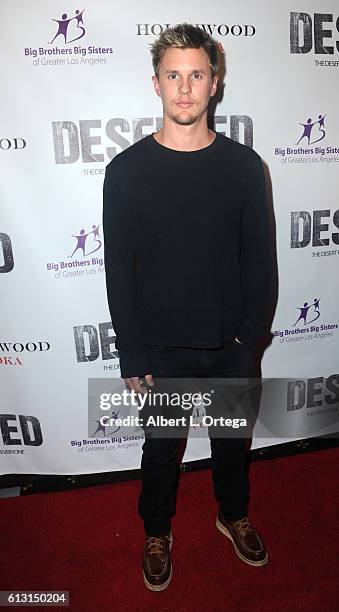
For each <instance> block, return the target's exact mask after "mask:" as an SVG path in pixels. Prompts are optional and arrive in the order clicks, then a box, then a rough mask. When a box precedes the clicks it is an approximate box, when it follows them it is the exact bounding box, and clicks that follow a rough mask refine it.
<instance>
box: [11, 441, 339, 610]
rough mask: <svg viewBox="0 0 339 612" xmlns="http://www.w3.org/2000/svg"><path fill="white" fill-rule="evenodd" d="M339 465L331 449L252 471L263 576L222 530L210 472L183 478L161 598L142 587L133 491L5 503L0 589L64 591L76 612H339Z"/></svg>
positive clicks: (134, 485)
mask: <svg viewBox="0 0 339 612" xmlns="http://www.w3.org/2000/svg"><path fill="white" fill-rule="evenodd" d="M338 459H339V449H333V450H326V451H320V452H313V453H308V454H304V455H300V456H294V457H288V458H283V459H275V460H271V461H262V462H255V463H252V465H251V472H250V476H251V492H252V499H251V506H250V508H251V512H250V518H251V519H252V521H253V523H254V524H255V525H256V527H257V529H258V531H259V532H260V533H261V534H262V536H263V538H264V540H265V543H266V546H267V549H268V552H269V557H270V558H269V562H268V564H267V565H266V566H264V567H251V566H249V565H246V564H244V563H243V562H242V561H241V560H240V559H238V557H237V556H236V555H235V553H234V550H233V546H232V544H231V543H230V542H229V540H227V539H226V538H225V537H224V536H223V535H222V534H221V533H220V532H219V531H217V529H216V527H215V515H216V503H215V501H214V498H213V495H212V484H211V474H210V471H209V470H203V471H199V472H194V473H188V474H187V473H186V474H182V475H181V481H180V490H179V495H178V505H177V515H176V517H175V519H174V521H173V535H174V545H173V548H172V553H173V568H174V576H173V580H172V582H171V584H170V586H169V587H168V589H167V590H166V591H164V592H162V593H153V592H151V591H148V590H147V589H146V588H145V587H144V584H143V581H142V576H141V571H140V562H141V554H142V546H143V542H144V536H143V529H142V523H141V521H140V519H139V517H138V515H137V510H136V504H137V497H138V492H139V486H140V484H139V481H132V482H127V483H119V484H115V485H106V486H98V487H94V488H87V489H80V490H79V489H78V490H74V491H67V492H64V493H48V494H36V495H30V496H25V497H20V498H8V499H4V500H2V501H1V502H0V518H1V560H0V590H25V589H29V590H34V589H36V590H48V589H53V590H62V589H65V590H68V591H70V598H71V605H70V609H72V610H79V611H81V612H82V611H84V610H96V609H102V610H105V611H106V610H107V611H111V610H112V611H116V610H123V612H128V611H130V610H131V611H132V610H133V611H135V612H136V611H138V612H139V611H143V610H147V611H150V612H152V611H154V612H155V611H157V612H158V611H172V610H173V611H175V612H180V611H184V610H185V612H187V611H190V610H194V612H199V611H204V612H205V611H211V612H212V611H213V612H216V611H217V612H219V611H220V612H221V611H222V612H227V611H228V610H229V611H232V612H233V611H234V612H259V611H260V612H287V611H288V612H299V611H300V612H308V611H312V612H313V611H314V612H315V611H317V612H318V611H319V610H324V611H326V612H330V611H332V610H338V608H339V597H338V596H339V592H338V572H339V561H338V543H337V538H338V534H339V516H338V507H337V502H338V486H337V483H338V467H337V466H338Z"/></svg>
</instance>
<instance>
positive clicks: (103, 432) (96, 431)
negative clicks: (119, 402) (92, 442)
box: [90, 410, 120, 438]
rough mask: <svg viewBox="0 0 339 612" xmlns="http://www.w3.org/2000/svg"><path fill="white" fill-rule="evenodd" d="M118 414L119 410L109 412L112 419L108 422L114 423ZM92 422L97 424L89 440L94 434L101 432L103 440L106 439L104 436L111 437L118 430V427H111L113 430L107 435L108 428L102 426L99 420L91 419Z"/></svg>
mask: <svg viewBox="0 0 339 612" xmlns="http://www.w3.org/2000/svg"><path fill="white" fill-rule="evenodd" d="M119 412H120V410H117V411H116V412H114V411H113V412H111V415H112V417H111V418H110V421H111V422H112V423H114V421H116V419H117V418H118V417H119ZM92 421H94V422H95V423H97V429H96V430H95V432H94V433H93V434H92V435H91V436H90V438H94V437H95V436H96V434H97V433H99V432H102V434H103V437H104V438H105V437H106V435H107V436H112V435H113V434H115V433H117V431H119V429H120V425H119V426H116V428H115V429H114V427H113V430H112V431H110V432H109V433H108V431H107V429H108V428H107V427H106V426H105V425H102V423H100V419H92Z"/></svg>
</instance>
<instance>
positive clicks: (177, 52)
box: [153, 48, 218, 125]
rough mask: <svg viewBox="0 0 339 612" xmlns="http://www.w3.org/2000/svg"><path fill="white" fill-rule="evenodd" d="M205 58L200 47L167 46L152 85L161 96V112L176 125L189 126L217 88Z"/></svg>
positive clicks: (195, 120) (205, 107)
mask: <svg viewBox="0 0 339 612" xmlns="http://www.w3.org/2000/svg"><path fill="white" fill-rule="evenodd" d="M217 82H218V77H217V76H215V77H214V78H212V75H211V68H210V64H209V58H208V55H207V53H206V52H205V51H204V50H203V49H202V48H200V49H175V48H171V49H167V50H166V51H165V54H164V56H163V58H162V60H161V62H160V67H159V78H157V77H156V76H153V85H154V89H155V91H156V93H157V94H158V96H160V97H161V99H162V103H163V107H164V115H167V117H168V118H169V119H170V120H172V121H174V122H175V123H177V124H179V125H193V124H194V123H196V122H197V121H199V119H200V118H201V117H202V115H203V114H204V113H205V111H206V109H207V106H208V102H209V98H210V97H211V96H214V94H215V92H216V90H217Z"/></svg>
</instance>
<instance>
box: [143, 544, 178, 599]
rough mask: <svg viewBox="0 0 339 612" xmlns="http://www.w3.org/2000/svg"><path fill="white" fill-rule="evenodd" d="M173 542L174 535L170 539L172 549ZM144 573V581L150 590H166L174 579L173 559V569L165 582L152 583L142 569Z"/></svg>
mask: <svg viewBox="0 0 339 612" xmlns="http://www.w3.org/2000/svg"><path fill="white" fill-rule="evenodd" d="M172 544H173V536H172V537H171V540H170V545H169V549H170V550H171V548H172ZM142 574H143V577H144V583H145V586H146V587H147V588H148V589H150V591H164V590H165V589H167V587H168V585H169V583H170V582H171V580H172V576H173V567H172V561H171V571H170V575H169V576H168V578H167V580H166V582H164V584H152V583H151V582H148V580H147V578H146V576H145V572H144V570H142Z"/></svg>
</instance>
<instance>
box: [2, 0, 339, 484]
mask: <svg viewBox="0 0 339 612" xmlns="http://www.w3.org/2000/svg"><path fill="white" fill-rule="evenodd" d="M184 21H187V22H190V23H193V24H196V25H199V27H201V28H204V29H206V30H207V31H208V32H209V33H211V34H212V36H214V37H215V39H216V40H217V41H218V42H219V45H220V50H221V51H222V53H224V58H225V63H226V74H225V78H224V91H223V95H222V96H221V97H220V101H219V102H218V104H217V106H216V109H215V129H216V130H217V131H218V132H221V133H223V134H226V135H227V136H229V137H231V138H234V139H236V140H239V141H240V142H242V143H244V144H246V145H247V146H250V147H253V148H254V149H255V150H256V151H257V152H258V153H259V154H260V155H261V157H262V159H263V160H264V162H265V165H266V167H267V170H268V175H269V177H270V181H271V184H272V196H273V205H274V215H275V224H276V242H277V262H278V271H279V295H278V303H277V308H276V311H275V317H274V320H273V323H272V334H273V336H274V337H273V341H272V343H271V345H270V346H269V347H268V348H267V349H266V351H265V353H264V356H263V361H262V374H263V377H264V378H266V379H270V378H273V377H275V378H277V379H279V381H278V382H277V384H276V386H275V387H274V390H273V391H272V387H270V386H268V388H267V392H266V391H265V389H264V392H263V396H262V402H261V407H260V411H261V416H262V418H261V419H259V421H260V422H258V424H257V426H256V429H255V435H254V439H253V444H252V447H253V448H258V447H263V446H267V445H271V444H276V443H281V442H282V441H288V440H291V439H302V438H305V437H309V436H314V435H319V434H324V433H328V434H331V435H333V436H334V435H335V432H337V431H338V430H339V427H338V421H339V419H338V415H339V329H338V325H339V309H338V302H339V299H338V262H339V257H338V255H339V201H338V187H339V112H338V109H339V85H338V83H339V7H338V3H337V2H335V1H334V0H328V1H327V2H326V3H324V2H322V1H321V0H308V1H307V2H306V1H305V0H294V1H290V2H287V3H286V2H280V1H279V0H258V1H257V2H251V1H250V0H246V1H243V2H238V1H236V0H229V1H228V2H218V0H211V1H210V2H208V3H206V2H202V1H201V0H187V1H186V2H185V3H181V2H177V1H175V0H174V2H171V3H170V4H168V3H167V4H166V3H159V2H155V1H153V0H152V1H149V2H140V1H137V0H126V2H124V3H122V4H121V3H120V4H118V3H116V2H111V1H108V0H97V1H96V2H95V3H94V2H89V1H87V2H85V3H84V4H80V3H76V4H74V3H73V2H60V1H50V2H42V1H37V0H31V2H25V1H24V0H13V1H9V0H3V2H2V3H1V21H0V30H1V40H2V52H1V60H0V61H1V84H2V88H1V89H2V95H1V102H2V112H1V115H0V159H1V177H2V178H1V216H0V273H1V274H0V283H1V320H0V383H1V396H0V397H1V407H0V472H1V473H2V474H6V473H40V474H81V473H93V472H101V471H112V470H125V469H134V468H138V467H139V465H140V456H141V446H142V442H143V437H142V430H140V428H138V427H135V428H134V430H133V431H132V432H130V433H129V435H124V431H123V429H122V428H120V427H118V426H114V422H113V423H112V427H111V428H103V427H101V426H100V423H98V422H96V421H95V419H94V418H93V419H92V423H91V421H90V424H89V429H88V381H91V380H92V379H98V378H103V379H107V380H108V379H113V378H117V379H120V371H119V361H118V354H117V351H116V349H115V344H114V340H115V336H114V329H113V328H112V324H111V321H110V316H109V311H108V306H107V301H106V288H105V271H104V267H103V232H102V185H103V179H104V172H105V166H106V165H107V164H108V163H109V161H110V160H111V159H112V158H113V157H114V156H115V155H116V154H118V153H119V152H120V151H122V150H124V149H126V148H127V147H129V146H130V145H132V144H133V143H134V142H136V141H138V140H139V139H141V138H143V137H144V136H145V135H147V134H150V133H152V132H154V131H156V130H157V129H158V128H159V126H161V117H162V108H161V102H160V100H159V98H158V97H157V96H156V94H155V92H154V90H153V86H152V82H151V77H152V74H153V73H152V64H151V55H150V44H151V43H152V42H153V41H154V39H155V38H156V37H157V36H158V35H159V34H160V33H161V32H162V31H163V30H164V29H165V28H166V27H168V26H171V25H175V24H176V23H181V22H184ZM206 205H207V206H208V202H207V203H206ZM112 414H113V417H114V413H112ZM120 416H122V415H121V414H120ZM95 432H96V434H95ZM94 434H95V435H94ZM207 456H209V442H208V437H207V431H206V436H205V437H203V438H194V436H193V437H192V438H190V439H189V441H188V445H187V448H186V452H185V455H184V459H183V460H184V461H185V460H193V459H199V458H204V457H207Z"/></svg>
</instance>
